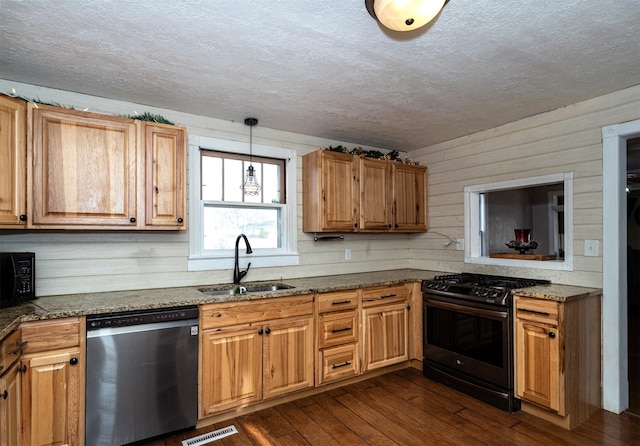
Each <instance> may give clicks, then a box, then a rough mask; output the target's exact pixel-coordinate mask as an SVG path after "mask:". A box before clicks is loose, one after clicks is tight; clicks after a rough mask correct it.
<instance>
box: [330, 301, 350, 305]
mask: <svg viewBox="0 0 640 446" xmlns="http://www.w3.org/2000/svg"><path fill="white" fill-rule="evenodd" d="M350 303H351V301H350V300H340V301H337V302H331V305H346V304H350Z"/></svg>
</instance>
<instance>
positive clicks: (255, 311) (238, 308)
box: [200, 294, 313, 330]
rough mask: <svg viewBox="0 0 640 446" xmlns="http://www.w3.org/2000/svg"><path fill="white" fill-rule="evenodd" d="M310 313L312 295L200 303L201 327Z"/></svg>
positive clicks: (245, 322) (311, 311) (260, 320)
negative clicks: (201, 304) (222, 302)
mask: <svg viewBox="0 0 640 446" xmlns="http://www.w3.org/2000/svg"><path fill="white" fill-rule="evenodd" d="M312 314H313V295H312V294H305V295H303V296H293V297H277V298H273V299H259V300H252V301H242V302H231V303H224V304H208V305H203V306H202V307H201V310H200V329H201V330H207V329H209V328H217V327H225V326H228V325H240V324H249V323H256V322H263V321H268V320H271V319H283V318H288V317H297V316H307V315H312Z"/></svg>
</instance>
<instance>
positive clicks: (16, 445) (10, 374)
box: [0, 363, 22, 446]
mask: <svg viewBox="0 0 640 446" xmlns="http://www.w3.org/2000/svg"><path fill="white" fill-rule="evenodd" d="M20 434H21V431H20V373H19V372H18V364H17V363H16V364H14V365H13V367H12V368H10V369H9V370H8V371H7V373H5V374H4V376H2V378H0V446H20V445H21V444H22V438H21V435H20Z"/></svg>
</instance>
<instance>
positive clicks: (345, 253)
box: [344, 249, 351, 260]
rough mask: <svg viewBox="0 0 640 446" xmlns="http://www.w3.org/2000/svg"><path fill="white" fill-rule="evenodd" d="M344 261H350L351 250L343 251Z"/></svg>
mask: <svg viewBox="0 0 640 446" xmlns="http://www.w3.org/2000/svg"><path fill="white" fill-rule="evenodd" d="M344 259H345V260H351V250H350V249H345V250H344Z"/></svg>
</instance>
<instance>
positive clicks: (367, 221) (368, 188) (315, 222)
mask: <svg viewBox="0 0 640 446" xmlns="http://www.w3.org/2000/svg"><path fill="white" fill-rule="evenodd" d="M302 169H303V179H302V184H303V203H302V206H303V231H304V232H389V231H393V232H426V230H427V168H426V167H423V166H414V165H410V164H402V163H399V162H395V161H385V160H378V159H371V158H362V157H357V156H353V155H350V154H345V153H339V152H332V151H327V150H318V151H315V152H313V153H310V154H308V155H305V156H304V157H303V164H302Z"/></svg>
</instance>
